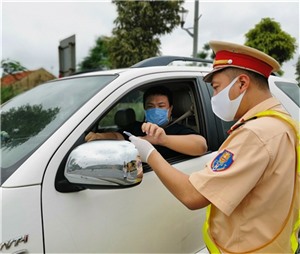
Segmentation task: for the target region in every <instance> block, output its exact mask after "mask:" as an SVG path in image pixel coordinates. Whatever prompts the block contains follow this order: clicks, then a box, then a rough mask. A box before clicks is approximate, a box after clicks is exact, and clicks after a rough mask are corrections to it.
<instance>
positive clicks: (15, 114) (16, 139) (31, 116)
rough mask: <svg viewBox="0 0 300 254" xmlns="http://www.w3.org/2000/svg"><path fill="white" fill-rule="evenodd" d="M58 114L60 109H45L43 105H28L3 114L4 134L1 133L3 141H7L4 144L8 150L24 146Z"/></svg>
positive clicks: (2, 126)
mask: <svg viewBox="0 0 300 254" xmlns="http://www.w3.org/2000/svg"><path fill="white" fill-rule="evenodd" d="M58 112H59V108H58V107H56V108H50V109H44V108H43V106H42V105H33V106H31V105H29V104H27V105H24V106H20V107H18V108H11V109H10V110H9V111H7V112H4V113H2V114H1V129H2V130H3V131H4V132H1V140H2V141H5V143H4V144H3V143H2V144H3V145H4V146H5V147H8V148H9V147H15V146H18V145H21V144H23V143H24V142H26V141H27V140H28V139H29V138H31V137H33V136H35V135H37V134H38V133H39V132H40V131H41V130H43V129H44V128H45V126H46V125H47V124H48V123H50V122H51V121H52V120H53V119H54V118H55V117H56V115H57V113H58ZM37 119H39V121H37ZM16 126H18V128H17V129H16ZM3 138H4V140H3Z"/></svg>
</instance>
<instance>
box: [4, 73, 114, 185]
mask: <svg viewBox="0 0 300 254" xmlns="http://www.w3.org/2000/svg"><path fill="white" fill-rule="evenodd" d="M115 78H116V76H115V75H108V76H95V77H81V78H74V79H66V80H57V81H53V82H49V83H46V84H43V85H39V86H37V87H35V88H33V89H31V90H29V91H27V92H25V93H23V94H21V95H19V96H16V97H15V98H13V99H12V100H10V101H9V102H7V103H6V104H4V105H2V107H1V184H2V183H3V182H4V181H5V180H6V179H7V178H8V177H9V176H10V175H11V174H12V173H13V172H14V171H15V170H16V169H17V167H18V166H19V165H20V164H21V163H22V162H23V161H24V160H26V159H27V158H28V156H29V155H30V154H32V153H33V152H34V151H35V150H36V149H37V148H38V147H39V146H40V145H41V144H42V143H43V142H45V141H46V140H47V139H48V138H49V137H50V136H51V135H52V134H53V133H54V132H55V130H57V129H58V128H59V127H60V126H61V125H62V124H63V123H64V122H65V121H66V120H67V119H68V118H69V117H70V116H72V115H73V114H74V112H76V111H77V110H78V109H79V108H80V107H81V106H82V105H83V104H84V103H86V102H87V101H88V100H89V99H90V98H91V97H93V96H94V95H95V94H96V93H97V92H98V91H100V90H101V89H102V88H103V87H104V86H105V85H106V84H108V83H109V82H111V81H112V80H113V79H115Z"/></svg>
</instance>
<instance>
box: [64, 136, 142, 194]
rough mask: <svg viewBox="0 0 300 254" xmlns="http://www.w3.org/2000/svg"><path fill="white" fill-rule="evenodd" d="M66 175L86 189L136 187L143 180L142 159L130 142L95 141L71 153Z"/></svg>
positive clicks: (70, 180) (72, 181)
mask: <svg viewBox="0 0 300 254" xmlns="http://www.w3.org/2000/svg"><path fill="white" fill-rule="evenodd" d="M65 177H66V178H67V179H68V181H69V182H71V183H74V184H76V185H81V186H84V187H86V188H103V187H104V188H105V187H128V186H133V185H136V184H138V183H140V182H141V181H142V178H143V167H142V161H141V159H140V156H139V154H138V150H137V149H136V148H135V146H134V145H133V144H132V143H131V142H129V141H123V140H122V141H120V140H98V141H92V142H88V143H85V144H82V145H80V146H78V147H76V148H75V149H74V150H73V151H72V152H71V153H70V155H69V157H68V160H67V163H66V167H65Z"/></svg>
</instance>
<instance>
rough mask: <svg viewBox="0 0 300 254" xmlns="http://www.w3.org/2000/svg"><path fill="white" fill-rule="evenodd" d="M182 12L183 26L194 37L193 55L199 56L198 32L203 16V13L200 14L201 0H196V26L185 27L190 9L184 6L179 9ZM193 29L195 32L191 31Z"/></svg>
mask: <svg viewBox="0 0 300 254" xmlns="http://www.w3.org/2000/svg"><path fill="white" fill-rule="evenodd" d="M179 12H180V13H181V28H182V29H183V30H185V31H186V32H187V33H188V34H189V35H190V36H191V37H192V38H193V57H197V52H198V32H199V19H200V18H201V16H202V14H201V15H200V16H199V0H195V5H194V26H193V27H189V28H185V27H184V23H185V18H186V15H187V13H188V10H186V9H184V8H183V7H182V8H181V10H180V11H179ZM190 29H193V33H192V32H191V31H190Z"/></svg>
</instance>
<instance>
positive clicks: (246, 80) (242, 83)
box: [238, 74, 250, 92]
mask: <svg viewBox="0 0 300 254" xmlns="http://www.w3.org/2000/svg"><path fill="white" fill-rule="evenodd" d="M238 82H239V88H240V92H244V91H245V90H247V89H248V87H249V86H250V77H249V76H248V75H246V74H241V75H240V76H239V79H238Z"/></svg>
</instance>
